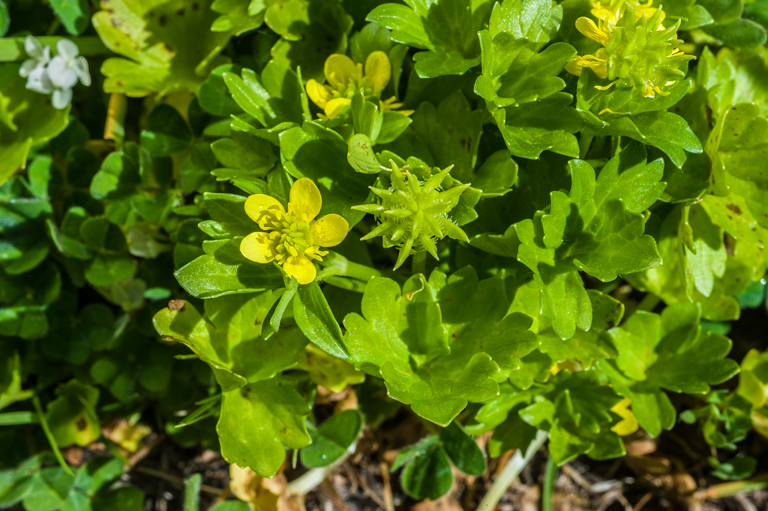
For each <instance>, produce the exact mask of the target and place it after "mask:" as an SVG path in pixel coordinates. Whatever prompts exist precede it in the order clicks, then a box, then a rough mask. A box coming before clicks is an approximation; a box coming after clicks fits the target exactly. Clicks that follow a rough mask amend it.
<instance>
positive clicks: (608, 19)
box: [582, 0, 666, 33]
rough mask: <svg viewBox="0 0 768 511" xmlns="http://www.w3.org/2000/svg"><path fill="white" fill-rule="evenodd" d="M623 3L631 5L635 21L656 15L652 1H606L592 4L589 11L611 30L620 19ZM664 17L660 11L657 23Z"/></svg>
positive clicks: (655, 8) (656, 9)
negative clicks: (592, 6)
mask: <svg viewBox="0 0 768 511" xmlns="http://www.w3.org/2000/svg"><path fill="white" fill-rule="evenodd" d="M625 3H628V4H631V5H632V8H633V9H634V11H635V18H637V19H640V18H642V17H643V16H645V17H646V18H649V19H650V18H651V17H653V15H654V14H656V11H658V10H659V8H658V7H653V0H648V2H646V3H644V4H642V3H640V2H638V1H637V0H608V2H607V3H606V4H605V5H603V4H602V3H601V2H599V1H597V2H594V8H593V9H592V10H591V12H592V16H594V17H595V18H597V19H599V20H603V21H604V22H605V23H606V24H607V25H609V26H610V27H611V28H613V27H615V26H616V22H617V21H618V20H619V17H621V7H622V5H624V4H625ZM665 16H666V14H665V13H664V11H661V15H660V16H659V21H664V18H665ZM582 33H583V32H582Z"/></svg>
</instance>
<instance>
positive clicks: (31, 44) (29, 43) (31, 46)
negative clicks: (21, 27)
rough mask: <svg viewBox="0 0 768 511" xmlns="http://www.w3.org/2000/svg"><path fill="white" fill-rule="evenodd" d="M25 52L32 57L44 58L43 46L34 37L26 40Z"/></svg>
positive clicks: (28, 37)
mask: <svg viewBox="0 0 768 511" xmlns="http://www.w3.org/2000/svg"><path fill="white" fill-rule="evenodd" d="M24 51H26V52H27V55H29V56H30V57H34V58H40V57H42V56H43V45H42V44H40V41H38V40H37V39H36V38H35V37H34V36H31V35H28V36H27V38H26V39H24Z"/></svg>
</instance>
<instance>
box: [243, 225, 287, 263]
mask: <svg viewBox="0 0 768 511" xmlns="http://www.w3.org/2000/svg"><path fill="white" fill-rule="evenodd" d="M279 239H280V238H275V239H271V238H270V237H269V233H267V232H252V233H251V234H249V235H248V236H246V237H245V238H243V241H241V242H240V253H242V254H243V255H244V256H245V258H246V259H248V260H251V261H253V262H255V263H261V264H265V263H271V262H272V261H274V260H275V257H276V256H277V241H278V240H279Z"/></svg>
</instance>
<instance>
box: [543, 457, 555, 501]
mask: <svg viewBox="0 0 768 511" xmlns="http://www.w3.org/2000/svg"><path fill="white" fill-rule="evenodd" d="M555 479H557V465H555V462H554V460H553V459H552V457H551V456H550V457H549V458H548V459H547V468H546V470H545V471H544V488H542V490H541V511H551V510H552V490H553V489H554V486H555Z"/></svg>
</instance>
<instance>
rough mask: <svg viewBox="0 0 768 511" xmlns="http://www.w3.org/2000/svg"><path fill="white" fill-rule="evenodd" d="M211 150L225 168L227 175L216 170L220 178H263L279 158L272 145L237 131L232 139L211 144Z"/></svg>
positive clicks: (226, 138) (221, 139) (224, 139)
mask: <svg viewBox="0 0 768 511" xmlns="http://www.w3.org/2000/svg"><path fill="white" fill-rule="evenodd" d="M211 150H212V151H213V154H214V155H215V156H216V159H217V160H219V163H221V164H222V165H223V166H224V167H227V169H236V170H227V171H226V172H225V173H222V172H221V171H220V170H215V171H214V172H213V174H214V175H215V176H217V177H219V178H224V177H226V178H230V179H231V178H232V177H241V176H244V175H253V176H256V177H263V176H266V175H267V172H269V171H270V170H272V167H274V165H275V161H276V160H277V158H276V157H275V154H274V152H273V151H272V144H270V143H269V142H267V141H266V140H262V139H259V138H256V137H254V136H252V135H249V134H247V133H243V132H242V131H235V132H233V133H232V136H231V137H224V138H220V139H218V140H216V141H215V142H214V143H212V144H211Z"/></svg>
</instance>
